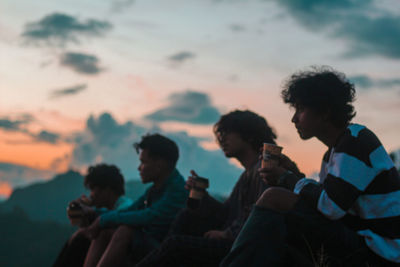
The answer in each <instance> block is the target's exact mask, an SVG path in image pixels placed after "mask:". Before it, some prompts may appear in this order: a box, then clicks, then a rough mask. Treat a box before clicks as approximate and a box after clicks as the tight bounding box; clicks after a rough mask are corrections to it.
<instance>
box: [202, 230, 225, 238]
mask: <svg viewBox="0 0 400 267" xmlns="http://www.w3.org/2000/svg"><path fill="white" fill-rule="evenodd" d="M203 236H204V237H205V238H209V239H218V240H222V239H229V238H230V235H229V234H228V233H227V232H225V231H218V230H211V231H208V232H206V233H204V235H203Z"/></svg>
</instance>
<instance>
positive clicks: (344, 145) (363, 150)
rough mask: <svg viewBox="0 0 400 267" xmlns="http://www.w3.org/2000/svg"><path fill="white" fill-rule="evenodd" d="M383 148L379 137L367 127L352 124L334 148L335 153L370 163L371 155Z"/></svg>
mask: <svg viewBox="0 0 400 267" xmlns="http://www.w3.org/2000/svg"><path fill="white" fill-rule="evenodd" d="M381 147H382V144H381V142H380V141H379V139H378V137H377V136H376V135H375V134H374V133H373V132H372V131H371V130H369V129H368V128H367V127H365V126H363V125H360V124H350V125H349V126H348V127H347V129H346V130H345V132H344V133H343V135H342V136H341V137H340V139H339V140H338V142H337V144H336V145H335V147H334V150H335V153H344V154H347V155H349V156H352V157H355V158H357V159H359V160H361V161H363V162H364V163H365V164H367V165H371V163H370V155H371V154H372V153H373V152H374V151H376V150H377V149H380V148H381Z"/></svg>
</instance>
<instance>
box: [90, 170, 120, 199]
mask: <svg viewBox="0 0 400 267" xmlns="http://www.w3.org/2000/svg"><path fill="white" fill-rule="evenodd" d="M84 185H85V187H86V188H88V189H93V188H95V187H100V188H110V189H111V190H112V191H113V192H114V193H115V194H116V195H118V196H120V195H124V194H125V189H124V177H123V176H122V174H121V172H120V170H119V169H118V167H117V166H115V165H107V164H98V165H95V166H90V167H89V168H88V172H87V174H86V176H85V180H84Z"/></svg>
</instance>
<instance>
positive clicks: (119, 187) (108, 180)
mask: <svg viewBox="0 0 400 267" xmlns="http://www.w3.org/2000/svg"><path fill="white" fill-rule="evenodd" d="M84 186H85V187H86V188H87V189H89V191H90V195H89V198H88V197H86V196H85V195H82V196H81V197H80V198H79V199H77V200H74V201H72V202H71V203H70V204H71V205H73V204H75V205H76V207H78V208H79V211H80V212H79V213H80V214H79V216H77V217H76V218H71V217H70V220H71V223H72V222H74V224H75V221H76V222H78V224H79V226H80V228H79V229H78V230H77V231H76V232H75V233H74V234H73V235H72V237H71V238H70V239H69V240H68V241H67V242H66V243H65V245H64V247H63V249H62V250H61V252H60V254H59V255H58V257H57V259H56V261H55V262H54V264H53V267H68V266H70V267H74V266H82V265H83V262H84V260H85V257H86V253H87V251H88V249H89V246H90V239H89V238H87V237H86V236H85V235H84V232H85V228H86V227H87V226H88V225H87V224H88V223H89V221H91V219H92V218H90V216H88V215H89V214H86V215H84V214H83V213H82V211H83V209H84V208H82V206H92V207H95V208H98V209H100V208H107V209H109V210H120V209H125V208H126V207H128V206H130V205H131V204H132V203H133V201H132V200H131V199H130V198H127V197H126V196H124V194H125V189H124V177H123V176H122V175H121V173H120V171H119V169H118V168H117V167H116V166H115V165H107V164H98V165H95V166H91V167H89V168H88V172H87V174H86V176H85V178H84Z"/></svg>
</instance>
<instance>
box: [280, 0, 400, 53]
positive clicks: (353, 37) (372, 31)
mask: <svg viewBox="0 0 400 267" xmlns="http://www.w3.org/2000/svg"><path fill="white" fill-rule="evenodd" d="M276 2H277V3H278V4H279V5H282V6H283V7H285V8H286V9H287V10H288V11H289V13H290V14H291V15H292V16H293V17H294V18H295V19H296V20H297V21H298V22H300V24H301V25H303V26H304V27H306V28H308V29H310V30H314V31H324V32H327V33H328V34H329V36H330V37H332V38H340V39H343V40H345V41H347V42H348V43H349V46H350V49H349V51H348V52H347V53H346V56H353V57H359V56H365V55H371V54H375V55H381V56H384V57H389V58H400V46H399V45H398V43H399V42H398V40H399V39H400V27H399V25H400V16H398V15H393V14H390V13H389V12H388V11H386V10H381V9H379V8H378V7H376V6H375V5H374V2H373V1H372V0H340V1H315V0H313V1H309V0H279V1H277V0H276Z"/></svg>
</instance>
